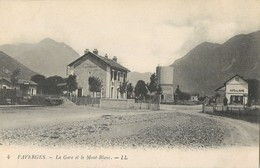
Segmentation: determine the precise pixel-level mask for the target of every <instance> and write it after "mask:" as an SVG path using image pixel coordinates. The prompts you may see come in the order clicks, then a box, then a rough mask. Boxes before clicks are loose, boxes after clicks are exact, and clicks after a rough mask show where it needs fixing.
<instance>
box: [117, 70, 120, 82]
mask: <svg viewBox="0 0 260 168" xmlns="http://www.w3.org/2000/svg"><path fill="white" fill-rule="evenodd" d="M120 75H121V74H120V72H118V73H117V77H118V78H117V80H118V81H120Z"/></svg>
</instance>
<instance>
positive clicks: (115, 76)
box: [114, 71, 117, 80]
mask: <svg viewBox="0 0 260 168" xmlns="http://www.w3.org/2000/svg"><path fill="white" fill-rule="evenodd" d="M116 79H117V72H116V71H114V80H116Z"/></svg>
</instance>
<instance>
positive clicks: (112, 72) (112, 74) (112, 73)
mask: <svg viewBox="0 0 260 168" xmlns="http://www.w3.org/2000/svg"><path fill="white" fill-rule="evenodd" d="M113 77H114V71H113V70H111V81H112V80H113Z"/></svg>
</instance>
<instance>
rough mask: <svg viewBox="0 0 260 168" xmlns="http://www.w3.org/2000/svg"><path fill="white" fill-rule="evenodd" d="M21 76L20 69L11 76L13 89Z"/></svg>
mask: <svg viewBox="0 0 260 168" xmlns="http://www.w3.org/2000/svg"><path fill="white" fill-rule="evenodd" d="M20 74H21V70H20V69H19V68H16V69H15V70H14V71H13V72H12V74H11V76H10V79H11V82H12V87H14V85H15V84H16V83H17V81H18V76H19V75H20Z"/></svg>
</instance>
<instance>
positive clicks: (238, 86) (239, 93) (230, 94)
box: [215, 75, 248, 105]
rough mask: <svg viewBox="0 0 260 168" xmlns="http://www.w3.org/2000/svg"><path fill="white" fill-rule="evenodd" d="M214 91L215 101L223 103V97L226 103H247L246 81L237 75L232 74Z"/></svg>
mask: <svg viewBox="0 0 260 168" xmlns="http://www.w3.org/2000/svg"><path fill="white" fill-rule="evenodd" d="M215 91H216V99H217V100H216V102H217V103H223V101H224V98H225V97H226V98H227V103H228V104H242V105H246V104H247V103H248V82H247V81H246V80H245V79H244V78H243V77H241V76H239V75H235V76H233V77H232V78H230V79H229V80H227V81H226V82H225V83H224V85H223V86H221V87H219V88H217V89H216V90H215Z"/></svg>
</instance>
